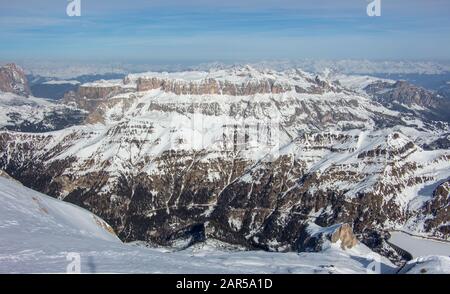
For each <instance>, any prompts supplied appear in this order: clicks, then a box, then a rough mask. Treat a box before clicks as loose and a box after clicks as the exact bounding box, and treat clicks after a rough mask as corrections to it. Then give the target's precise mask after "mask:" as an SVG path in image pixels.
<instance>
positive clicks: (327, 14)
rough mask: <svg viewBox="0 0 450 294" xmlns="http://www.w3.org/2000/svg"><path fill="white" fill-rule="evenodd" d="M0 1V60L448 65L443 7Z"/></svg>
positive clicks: (437, 1)
mask: <svg viewBox="0 0 450 294" xmlns="http://www.w3.org/2000/svg"><path fill="white" fill-rule="evenodd" d="M381 1H382V16H381V17H373V18H371V17H368V16H367V15H366V6H367V4H368V2H369V1H368V0H346V1H345V0H315V1H303V0H296V1H295V0H241V1H237V0H226V1H223V0H221V1H215V0H165V1H162V0H149V1H144V0H132V1H126V0H121V1H118V0H81V3H82V8H81V13H82V15H81V16H80V17H68V16H67V15H66V5H67V3H68V1H67V0H15V1H12V0H7V1H5V0H0V38H1V40H2V42H0V59H3V60H5V59H8V60H12V61H14V60H16V59H63V60H116V61H117V60H120V61H130V60H136V61H138V60H143V61H146V62H152V61H154V62H160V63H161V62H164V61H177V62H180V61H181V62H182V61H199V62H202V61H240V60H252V61H256V60H261V59H303V58H311V59H342V58H367V59H447V60H448V59H450V50H449V48H450V18H449V17H448V15H449V13H450V1H448V0H428V1H425V0H409V1H407V0H381Z"/></svg>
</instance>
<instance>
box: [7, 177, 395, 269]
mask: <svg viewBox="0 0 450 294" xmlns="http://www.w3.org/2000/svg"><path fill="white" fill-rule="evenodd" d="M218 245H221V244H220V242H216V241H214V240H211V241H208V242H207V243H205V244H201V245H196V246H194V247H191V248H189V249H186V250H183V251H177V252H173V251H171V250H168V249H156V248H154V249H151V248H145V247H142V246H137V245H132V244H123V243H121V242H120V240H119V239H118V238H117V237H116V236H115V235H113V234H112V233H111V232H109V231H108V226H107V225H106V223H104V222H103V221H102V220H101V219H99V218H97V217H96V216H94V215H93V214H91V213H89V212H87V211H85V210H83V209H81V208H78V207H76V206H74V205H71V204H68V203H65V202H61V201H59V200H56V199H53V198H50V197H48V196H45V195H43V194H41V193H38V192H35V191H33V190H30V189H28V188H26V187H24V186H22V185H21V184H19V183H17V182H15V181H12V180H9V179H5V178H2V177H0V273H64V272H66V268H67V266H68V265H69V263H70V261H68V260H67V255H68V253H69V252H75V253H79V254H80V257H81V272H84V273H92V272H94V273H107V272H112V273H366V267H367V266H368V265H369V264H370V263H371V262H372V261H373V258H374V257H376V255H375V254H373V252H371V251H370V250H369V249H368V248H367V247H365V246H364V245H358V246H356V247H354V248H353V249H351V250H347V251H343V250H341V249H340V247H339V245H338V244H333V245H331V246H330V247H329V248H328V249H326V250H325V251H323V252H321V253H300V254H297V253H269V252H263V251H239V250H237V251H236V250H235V251H230V250H229V249H226V248H224V247H223V246H222V247H221V246H218ZM381 260H382V266H381V270H382V271H383V272H392V271H393V270H394V267H393V266H392V264H390V263H389V261H387V260H385V259H381Z"/></svg>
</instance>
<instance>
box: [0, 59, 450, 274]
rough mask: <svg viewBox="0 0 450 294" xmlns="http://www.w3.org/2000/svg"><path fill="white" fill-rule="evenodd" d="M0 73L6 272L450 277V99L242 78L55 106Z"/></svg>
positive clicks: (326, 76)
mask: <svg viewBox="0 0 450 294" xmlns="http://www.w3.org/2000/svg"><path fill="white" fill-rule="evenodd" d="M2 72H3V73H4V74H3V76H4V79H3V80H2V81H0V170H3V171H2V172H1V173H2V176H1V177H0V272H1V273H43V272H45V273H47V272H50V273H60V272H66V270H67V267H68V265H69V264H70V261H69V260H68V256H69V257H70V256H72V255H71V254H72V253H75V254H76V256H79V257H80V269H81V271H82V272H94V273H105V272H112V273H367V272H373V271H372V270H373V269H375V272H379V273H450V257H449V255H450V243H449V241H450V236H449V233H450V206H449V204H450V130H449V122H450V97H443V96H442V95H441V94H439V93H436V92H434V91H431V90H427V89H424V88H421V87H418V86H415V85H413V84H410V83H407V82H405V81H395V80H389V79H380V78H376V77H372V76H360V75H349V74H344V73H338V72H336V71H329V70H325V71H322V72H320V73H317V74H313V73H309V72H305V71H303V70H300V69H286V70H273V69H256V68H254V67H251V66H243V67H233V68H226V69H223V68H212V69H210V70H207V71H205V70H198V71H184V72H171V73H168V72H145V73H140V74H129V75H126V76H125V78H123V79H115V80H100V81H95V82H89V83H80V84H79V85H78V83H77V81H74V80H72V79H71V80H70V83H72V84H76V85H78V86H77V87H76V89H74V90H71V91H69V92H67V93H65V95H64V97H61V99H59V100H57V101H55V100H47V99H42V98H35V97H33V96H32V93H29V90H28V89H29V87H28V84H27V81H26V77H25V76H24V74H23V71H22V70H21V69H19V68H18V67H17V66H15V65H14V66H13V65H8V66H6V67H4V68H3V70H2ZM25 90H26V91H25ZM25 92H26V93H25ZM46 195H48V196H46Z"/></svg>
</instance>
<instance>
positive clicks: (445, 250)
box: [389, 232, 450, 270]
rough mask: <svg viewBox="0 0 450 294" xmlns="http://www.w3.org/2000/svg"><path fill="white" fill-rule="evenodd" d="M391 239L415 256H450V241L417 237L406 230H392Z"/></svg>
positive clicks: (393, 242)
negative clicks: (405, 231)
mask: <svg viewBox="0 0 450 294" xmlns="http://www.w3.org/2000/svg"><path fill="white" fill-rule="evenodd" d="M389 241H390V242H391V243H392V244H394V245H397V246H398V247H400V248H402V249H404V250H406V251H408V252H409V253H411V255H412V256H413V257H414V258H418V257H420V256H427V255H443V256H447V257H449V256H450V242H444V241H436V240H432V239H426V238H421V237H415V236H411V235H409V234H406V233H404V232H391V239H389ZM449 270H450V268H449Z"/></svg>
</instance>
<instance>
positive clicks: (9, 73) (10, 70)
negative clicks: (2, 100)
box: [0, 63, 31, 97]
mask: <svg viewBox="0 0 450 294" xmlns="http://www.w3.org/2000/svg"><path fill="white" fill-rule="evenodd" d="M0 91H3V92H10V93H15V94H17V95H21V96H26V97H28V96H30V95H31V91H30V87H29V85H28V80H27V78H26V76H25V72H24V71H23V69H22V68H20V67H19V66H17V65H16V64H15V63H8V64H6V65H4V66H2V67H0Z"/></svg>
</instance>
